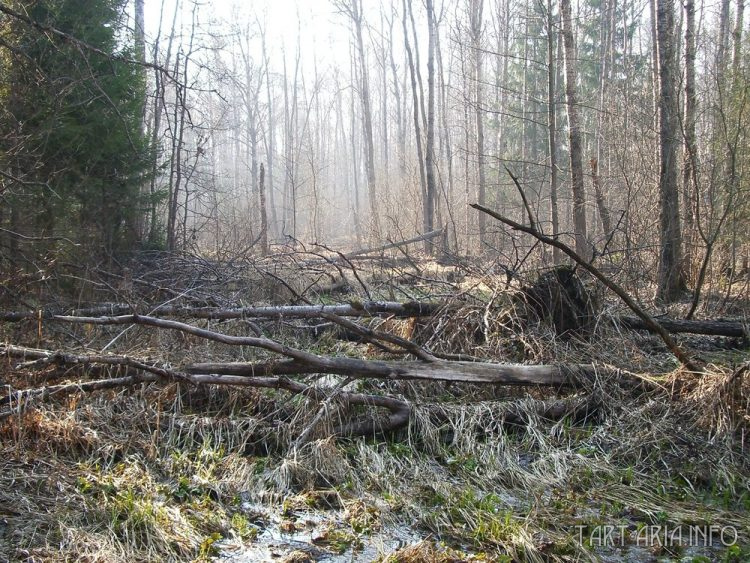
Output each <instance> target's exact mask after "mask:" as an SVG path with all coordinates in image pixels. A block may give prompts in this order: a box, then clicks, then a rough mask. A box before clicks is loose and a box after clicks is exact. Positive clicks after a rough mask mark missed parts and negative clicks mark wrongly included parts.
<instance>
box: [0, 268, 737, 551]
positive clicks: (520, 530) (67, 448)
mask: <svg viewBox="0 0 750 563" xmlns="http://www.w3.org/2000/svg"><path fill="white" fill-rule="evenodd" d="M425 271H426V270H425V269H424V268H423V269H422V273H423V274H424V275H423V276H422V279H429V280H431V281H432V282H433V283H432V284H431V285H430V287H429V288H428V287H424V288H420V287H419V283H417V284H414V283H410V284H406V285H404V286H399V285H397V284H396V282H394V276H390V277H388V284H386V285H384V286H383V287H386V286H387V291H386V290H385V289H382V288H381V289H379V288H378V287H375V282H374V281H373V279H374V278H369V279H368V280H364V282H363V284H362V285H363V286H367V287H368V288H369V291H368V293H369V294H370V295H369V296H370V297H373V298H377V297H383V298H389V297H390V298H392V296H393V294H394V292H395V293H396V294H397V297H398V293H399V292H400V291H402V292H403V293H404V294H405V296H406V297H408V298H410V299H414V298H427V297H430V298H435V297H440V298H456V296H460V297H459V298H460V301H461V306H460V307H459V308H457V309H454V310H452V312H451V313H450V315H443V316H440V317H439V318H435V319H426V320H421V321H419V322H416V323H415V322H414V321H413V320H398V319H387V320H382V319H368V320H367V321H366V322H367V323H370V324H372V323H375V324H376V325H377V326H378V327H379V328H380V330H389V331H392V332H394V333H398V334H399V335H402V336H406V337H409V338H412V339H413V340H414V341H416V342H419V343H420V344H422V345H424V346H429V348H430V350H433V351H442V352H450V353H454V354H471V355H473V356H475V357H478V358H482V359H486V360H492V361H497V362H517V363H536V364H549V363H556V364H564V363H590V364H594V365H595V366H610V367H611V366H615V367H616V368H618V370H615V371H613V370H605V369H602V374H601V376H600V377H597V378H595V379H594V380H593V381H590V382H588V383H587V384H586V385H584V386H582V387H579V388H576V389H555V388H550V387H547V388H543V387H536V386H534V387H532V386H526V387H518V386H507V385H493V386H486V385H485V386H481V385H469V384H461V385H459V384H447V383H414V382H405V381H373V380H367V379H363V380H357V381H354V382H350V383H348V388H352V389H355V390H357V391H360V392H364V391H366V392H368V393H376V394H382V395H389V396H396V397H400V398H403V399H406V400H408V401H409V402H410V403H411V404H412V406H413V411H412V415H411V417H410V420H409V422H408V424H407V425H406V426H405V427H404V428H402V429H400V430H397V431H395V432H391V433H388V434H387V435H375V436H369V437H356V438H342V437H338V438H336V437H331V436H330V435H328V434H327V432H326V428H330V427H331V426H332V425H333V423H334V422H335V420H336V419H338V418H341V419H344V418H346V417H349V416H353V415H356V414H357V412H354V411H352V409H351V408H349V409H347V408H346V407H344V406H338V407H336V406H334V407H333V408H332V411H331V413H330V416H329V417H328V418H329V419H330V420H327V421H326V422H327V425H326V424H324V425H322V426H323V427H322V428H320V430H319V431H318V432H317V433H316V434H315V435H314V436H313V437H312V438H313V439H311V440H310V441H308V442H307V443H305V444H303V445H301V446H300V447H292V444H294V441H295V438H296V437H297V436H299V434H300V432H301V431H302V430H303V429H304V428H306V426H307V424H308V423H309V421H310V420H311V419H312V418H313V417H314V416H315V415H316V413H317V412H318V405H317V404H316V403H314V402H312V401H310V400H309V399H307V398H305V397H302V396H299V395H297V396H289V395H288V394H286V393H284V392H282V391H278V390H259V389H248V388H232V387H209V386H203V387H190V386H187V385H184V384H178V383H174V382H173V383H167V384H162V383H141V384H138V385H137V386H135V387H129V388H125V389H120V390H103V391H98V392H95V393H89V394H84V393H74V394H68V395H66V396H65V397H60V398H58V397H55V396H51V397H45V398H44V400H42V401H40V402H37V403H35V404H34V405H32V406H29V408H27V409H25V410H24V411H23V412H21V410H19V412H18V413H11V414H10V415H9V416H6V417H4V418H3V419H2V420H0V561H4V560H7V561H62V560H70V561H74V560H76V561H159V560H174V561H189V560H205V561H207V560H218V561H227V562H229V561H233V562H251V561H287V562H292V561H295V562H301V561H330V562H338V561H342V562H343V561H383V562H393V563H395V562H419V561H424V562H431V561H445V562H447V561H573V560H576V561H578V560H592V561H596V560H603V561H657V560H658V561H661V560H665V561H670V560H674V561H695V562H697V561H747V560H750V455H748V448H750V444H748V439H749V438H748V430H749V429H750V393H748V390H749V388H750V377H749V376H747V374H746V373H745V372H744V371H743V368H742V366H743V364H744V365H747V362H748V360H750V348H749V347H748V343H747V342H746V341H744V340H742V339H731V338H724V337H709V336H681V337H678V340H679V342H680V343H681V344H684V345H685V346H686V347H687V348H688V349H690V350H692V351H694V352H695V353H697V354H698V355H700V357H701V359H702V360H703V361H704V362H705V365H706V368H705V371H704V373H701V374H694V373H688V372H686V371H684V370H683V369H681V368H680V367H679V366H678V364H677V363H676V362H675V360H674V358H673V357H672V356H671V355H670V354H669V353H668V352H667V350H666V348H665V347H664V346H663V344H662V343H661V342H660V341H659V340H658V339H657V338H656V337H654V336H651V335H648V334H646V333H643V332H637V331H628V330H624V329H622V328H618V327H617V326H616V325H614V324H613V323H611V322H609V321H608V319H610V318H611V317H612V315H614V314H615V313H616V312H622V308H621V307H620V305H619V304H618V303H615V302H614V301H613V300H610V299H609V298H602V308H601V310H602V311H603V312H602V313H601V315H600V318H599V321H598V322H597V324H596V326H595V328H594V329H593V332H592V333H590V334H588V335H586V336H567V337H560V336H556V335H555V334H554V332H552V331H550V329H549V328H548V327H545V326H544V325H543V324H530V323H514V322H510V323H509V322H508V318H509V317H508V314H509V311H510V312H511V313H512V307H510V304H511V303H512V298H511V297H510V296H511V294H512V293H513V292H514V291H517V288H516V289H513V288H510V287H506V286H504V284H503V282H504V277H503V276H500V277H498V278H501V279H496V280H495V279H494V278H492V279H489V278H487V277H484V278H481V279H480V278H479V277H475V278H472V276H470V275H469V276H467V277H465V278H463V279H462V280H461V282H460V283H459V282H456V281H455V279H453V280H450V281H445V280H446V278H445V277H444V276H442V277H441V275H438V274H439V272H437V270H436V271H435V272H432V273H431V274H429V275H427V274H426V273H424V272H425ZM436 272H437V273H436ZM438 278H440V279H439V280H438V281H436V280H437V279H438ZM378 279H380V278H378ZM493 280H494V281H493ZM402 281H403V280H402ZM495 282H496V284H497V285H493V283H495ZM217 283H218V282H217ZM251 283H255V282H254V281H253V280H248V284H251ZM420 283H421V282H420ZM220 285H222V284H220ZM240 286H242V284H240ZM240 286H237V287H235V286H232V287H230V288H229V289H230V290H231V291H234V292H235V294H233V295H227V299H228V300H235V301H236V293H237V292H242V291H244V289H243V287H244V286H242V287H240ZM301 286H302V287H305V284H301ZM223 287H224V288H225V289H226V288H227V287H228V286H227V285H226V284H223ZM360 297H361V295H360V294H358V293H357V292H356V291H355V294H354V295H351V294H344V295H335V296H329V297H326V298H325V299H326V301H327V302H333V301H336V302H347V301H351V300H353V299H358V298H360ZM275 299H277V300H278V296H276V297H275ZM269 300H270V298H269ZM253 301H254V302H257V301H258V299H257V297H253ZM680 307H683V308H684V307H686V305H678V306H677V308H676V309H673V310H671V311H670V313H671V314H672V315H673V316H679V314H680V312H684V311H682V309H680ZM743 308H744V307H742V306H741V305H738V306H737V311H738V312H741V311H742V310H743ZM735 316H740V315H735ZM202 323H203V324H202V325H201V326H210V327H211V328H212V329H213V330H220V331H221V332H224V333H228V334H246V333H247V332H248V324H247V322H246V321H245V320H243V319H238V320H231V321H224V322H213V321H202ZM130 329H132V330H130ZM130 329H123V327H121V326H114V327H110V326H104V327H95V326H91V325H82V326H75V327H71V326H59V325H55V324H54V323H48V322H44V321H42V320H40V319H30V320H27V321H23V322H21V323H15V324H8V323H6V324H2V325H0V341H5V342H8V343H14V344H20V345H27V346H35V347H37V348H46V349H52V350H74V349H75V350H97V351H98V350H102V349H103V348H107V350H108V351H110V352H116V353H118V354H127V355H129V356H132V357H138V358H149V357H150V358H153V357H158V358H160V359H161V360H163V361H165V362H169V363H170V364H172V365H184V364H187V363H189V362H200V361H209V360H210V361H218V360H222V361H230V360H240V359H241V360H247V359H249V358H254V357H256V355H257V352H256V351H255V350H253V349H248V348H246V347H239V348H238V347H228V346H224V345H221V344H215V343H209V342H205V341H202V340H199V339H196V338H194V337H192V336H189V335H184V334H182V333H177V334H175V333H172V332H169V331H163V330H158V331H155V330H153V329H148V328H145V327H140V326H138V327H136V326H133V327H130ZM263 330H264V331H265V332H266V333H269V334H272V335H273V337H274V338H275V339H277V340H279V341H281V342H285V343H290V344H291V345H294V346H297V347H299V348H304V349H308V350H314V351H315V352H316V353H318V354H324V355H331V356H352V357H365V358H382V357H384V354H383V352H381V351H379V350H377V349H376V348H375V347H373V346H372V345H371V344H366V343H357V342H351V341H344V340H340V339H337V338H335V337H334V336H335V335H334V334H333V333H331V332H323V333H322V335H321V334H319V333H318V331H309V330H300V326H292V325H291V324H289V323H284V322H274V323H271V324H268V325H264V326H263ZM94 371H95V370H94V368H91V369H89V370H87V373H86V376H87V377H95V375H96V374H94V373H93V372H94ZM621 374H627V375H628V376H629V377H630V378H631V379H632V377H636V378H640V379H642V380H643V381H644V382H647V383H648V385H644V386H633V385H626V384H624V383H623V378H622V377H621ZM78 379H79V378H78V377H74V374H73V370H72V369H71V370H62V369H60V368H59V367H57V366H55V365H46V366H44V367H42V368H41V369H40V366H39V365H37V364H35V362H19V361H18V360H17V359H12V358H10V357H8V358H3V359H2V363H1V364H0V383H2V384H3V385H5V386H9V387H8V389H10V388H11V387H12V388H13V389H29V388H39V387H40V386H43V385H49V384H52V383H59V382H61V381H77V380H78ZM340 379H343V378H340ZM340 379H337V380H336V381H340ZM559 405H563V409H562V411H561V410H560V409H559V408H557V407H558V406H559ZM550 413H558V414H557V415H553V414H550Z"/></svg>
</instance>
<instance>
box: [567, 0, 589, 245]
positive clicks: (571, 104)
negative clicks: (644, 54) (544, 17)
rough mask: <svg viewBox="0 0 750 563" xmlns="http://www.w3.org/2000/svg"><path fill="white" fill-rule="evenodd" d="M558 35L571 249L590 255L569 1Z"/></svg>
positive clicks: (575, 66)
mask: <svg viewBox="0 0 750 563" xmlns="http://www.w3.org/2000/svg"><path fill="white" fill-rule="evenodd" d="M560 12H561V15H562V35H563V45H564V54H565V96H566V99H567V106H568V139H569V143H570V174H571V181H572V188H573V230H574V231H575V250H576V252H577V253H578V254H579V255H580V256H583V257H584V258H588V257H590V256H591V249H590V248H589V245H588V241H587V236H586V235H587V233H586V193H585V189H584V185H583V160H582V151H583V143H582V135H581V123H580V118H579V115H578V90H577V86H576V81H577V80H578V71H577V65H576V46H575V38H574V35H573V16H572V14H571V7H570V0H560Z"/></svg>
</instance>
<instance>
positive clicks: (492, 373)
mask: <svg viewBox="0 0 750 563" xmlns="http://www.w3.org/2000/svg"><path fill="white" fill-rule="evenodd" d="M185 371H186V372H187V373H189V374H220V375H235V376H243V377H260V376H269V375H303V374H310V373H329V374H335V375H346V376H349V377H351V378H353V379H365V378H373V379H385V380H411V381H423V382H427V381H432V382H435V381H444V382H453V383H475V384H485V385H487V384H490V385H541V386H552V387H580V386H585V384H586V383H587V382H590V381H592V380H593V379H594V378H595V377H596V376H597V374H603V373H606V372H610V373H614V370H611V369H609V368H603V367H598V366H593V365H589V364H560V365H523V364H496V363H491V362H454V361H446V360H436V361H432V362H413V361H377V360H360V359H358V358H347V357H338V358H325V362H324V363H323V364H320V363H307V362H304V361H298V360H282V361H275V362H259V363H244V362H227V363H215V362H212V363H194V364H189V365H187V366H185Z"/></svg>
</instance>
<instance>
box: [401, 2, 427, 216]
mask: <svg viewBox="0 0 750 563" xmlns="http://www.w3.org/2000/svg"><path fill="white" fill-rule="evenodd" d="M406 1H407V0H403V9H404V13H403V19H402V23H403V27H404V49H405V50H406V61H407V63H408V66H409V78H410V79H411V95H412V105H413V113H414V138H415V141H416V143H417V165H418V166H419V181H420V186H421V188H422V190H421V192H422V202H423V203H422V204H423V215H422V217H423V219H424V217H425V212H424V209H425V207H426V204H425V202H426V201H427V177H426V175H425V167H424V163H425V159H424V151H423V148H422V129H421V126H420V124H419V94H420V93H421V92H420V88H419V87H418V85H417V74H416V64H415V63H414V55H413V53H412V50H411V45H410V43H409V30H408V27H407V25H406V18H407V4H406ZM410 7H411V4H409V8H408V9H411V8H410ZM423 223H424V221H423Z"/></svg>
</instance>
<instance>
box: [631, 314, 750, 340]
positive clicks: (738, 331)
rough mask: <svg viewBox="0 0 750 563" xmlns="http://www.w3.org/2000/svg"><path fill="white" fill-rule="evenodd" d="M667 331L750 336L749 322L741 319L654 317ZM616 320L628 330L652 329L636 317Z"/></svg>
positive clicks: (738, 336) (650, 330) (739, 336)
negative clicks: (687, 319) (696, 319)
mask: <svg viewBox="0 0 750 563" xmlns="http://www.w3.org/2000/svg"><path fill="white" fill-rule="evenodd" d="M655 320H656V322H658V323H659V324H660V325H661V326H662V327H664V329H665V330H666V331H667V332H671V333H687V334H707V335H709V336H733V337H737V338H743V337H744V338H750V324H748V323H743V322H741V321H727V320H706V321H693V320H691V321H686V320H682V319H664V318H662V319H655ZM617 321H618V322H619V323H620V324H621V325H622V326H623V327H625V328H627V329H629V330H648V331H649V332H653V330H652V329H651V328H650V327H648V326H647V325H646V323H644V322H643V321H642V320H641V319H639V318H638V317H625V316H622V317H617Z"/></svg>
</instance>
